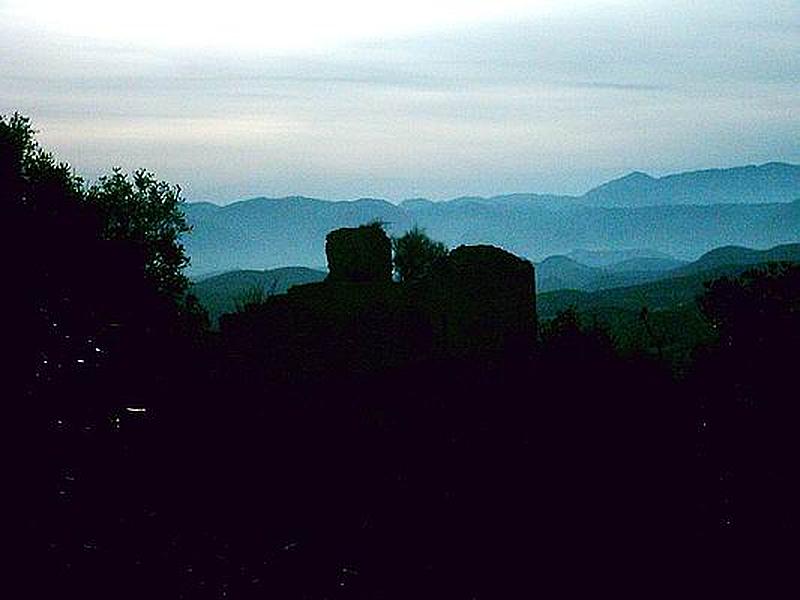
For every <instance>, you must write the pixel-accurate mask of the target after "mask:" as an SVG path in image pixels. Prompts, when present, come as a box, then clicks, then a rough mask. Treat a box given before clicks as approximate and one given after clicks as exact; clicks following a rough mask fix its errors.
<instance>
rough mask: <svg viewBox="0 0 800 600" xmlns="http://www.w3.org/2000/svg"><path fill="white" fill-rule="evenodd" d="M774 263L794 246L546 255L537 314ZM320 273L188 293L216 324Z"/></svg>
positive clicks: (632, 301)
mask: <svg viewBox="0 0 800 600" xmlns="http://www.w3.org/2000/svg"><path fill="white" fill-rule="evenodd" d="M629 255H630V252H625V253H622V256H629ZM654 261H658V262H654ZM776 261H785V262H794V263H800V244H785V245H781V246H776V247H774V248H770V249H769V250H753V249H750V248H742V247H738V246H726V247H723V248H715V249H714V250H712V251H711V252H708V253H706V254H704V255H703V256H701V257H700V258H699V259H698V260H696V261H693V262H690V263H686V262H682V261H676V260H674V259H668V258H660V257H659V258H653V257H650V256H647V252H643V253H642V256H640V257H628V258H622V259H621V260H620V261H619V262H616V263H608V264H605V265H604V266H590V265H586V264H583V263H580V262H578V261H576V260H574V259H572V258H569V257H566V256H552V257H549V258H547V259H545V260H544V261H542V262H541V263H538V264H537V265H536V291H537V293H538V294H539V302H538V304H539V312H540V316H542V317H543V318H549V317H552V316H554V315H555V314H556V313H557V312H558V311H560V310H564V309H565V308H568V307H569V306H575V307H577V308H580V309H582V310H584V311H586V310H597V309H601V310H606V311H607V310H609V309H617V310H627V311H636V310H638V309H640V308H641V307H642V306H648V307H649V308H651V309H655V310H659V309H665V308H674V307H676V306H681V305H686V304H692V303H693V302H694V297H695V295H697V294H698V293H700V292H701V291H702V289H703V282H704V281H707V280H708V279H711V278H713V277H717V276H720V275H735V274H738V273H741V272H742V271H744V270H746V269H748V268H750V267H752V266H754V265H763V264H766V263H769V262H776ZM637 266H639V267H640V268H636V267H637ZM325 276H326V272H325V271H321V270H315V269H308V268H305V267H286V268H280V269H266V270H263V271H253V270H236V271H230V272H227V273H222V274H219V275H215V276H211V277H207V278H202V279H199V280H196V281H195V282H194V283H193V285H192V292H193V293H194V294H195V295H196V296H197V297H198V299H199V300H200V302H201V304H203V306H205V307H206V308H207V309H208V311H209V316H210V317H211V320H212V322H213V323H216V321H217V319H218V318H219V316H220V315H221V314H223V313H226V312H232V311H234V310H236V308H237V303H241V302H242V301H244V300H245V299H246V298H248V297H252V296H253V293H254V292H257V293H261V294H264V295H267V294H280V293H284V292H286V290H288V289H289V288H290V287H292V286H293V285H299V284H304V283H314V282H317V281H322V280H323V279H324V278H325Z"/></svg>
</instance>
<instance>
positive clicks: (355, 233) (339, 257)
mask: <svg viewBox="0 0 800 600" xmlns="http://www.w3.org/2000/svg"><path fill="white" fill-rule="evenodd" d="M325 255H326V256H327V258H328V271H329V274H328V281H332V282H340V281H349V282H354V283H364V282H378V281H391V280H392V243H391V241H390V240H389V236H388V235H387V234H386V232H385V231H384V230H383V226H382V225H381V224H380V223H371V224H369V225H362V226H360V227H344V228H342V229H336V230H334V231H331V232H330V233H329V234H328V235H327V237H326V238H325Z"/></svg>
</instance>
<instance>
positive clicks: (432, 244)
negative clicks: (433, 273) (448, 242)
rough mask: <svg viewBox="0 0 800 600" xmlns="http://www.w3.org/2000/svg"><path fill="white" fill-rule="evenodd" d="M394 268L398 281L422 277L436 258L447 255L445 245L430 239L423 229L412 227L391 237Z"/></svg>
mask: <svg viewBox="0 0 800 600" xmlns="http://www.w3.org/2000/svg"><path fill="white" fill-rule="evenodd" d="M392 250H393V251H394V269H395V272H396V273H397V277H398V278H399V279H400V281H413V280H416V279H420V278H422V277H424V276H425V275H426V274H427V273H428V272H429V271H430V268H431V265H433V263H434V262H436V261H437V260H438V259H440V258H442V257H444V256H447V246H445V245H444V244H443V243H441V242H437V241H434V240H432V239H431V238H430V237H428V235H427V234H426V233H425V231H424V230H423V229H420V228H419V227H416V226H415V227H414V228H413V229H411V230H410V231H408V232H406V233H405V234H404V235H402V236H400V237H398V238H393V239H392Z"/></svg>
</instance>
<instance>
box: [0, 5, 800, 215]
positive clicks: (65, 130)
mask: <svg viewBox="0 0 800 600" xmlns="http://www.w3.org/2000/svg"><path fill="white" fill-rule="evenodd" d="M584 4H585V3H584ZM695 4H696V3H695ZM602 6H603V7H605V8H606V9H607V10H600V9H598V10H595V11H587V10H582V11H575V12H573V13H569V14H567V13H553V14H549V15H545V16H539V17H536V18H527V19H521V20H519V21H516V22H504V23H502V22H495V23H489V24H484V25H480V26H478V25H473V26H470V27H468V28H466V29H459V30H446V31H439V32H431V33H426V34H415V35H406V36H394V37H392V38H384V39H374V40H360V41H355V42H351V43H348V44H345V45H339V46H337V47H335V48H329V49H325V50H313V51H303V52H296V53H290V54H286V53H281V54H275V53H272V52H263V51H252V52H244V51H240V50H219V49H217V50H202V49H192V50H187V49H181V48H171V49H165V48H153V47H145V46H140V45H132V44H130V43H121V42H117V43H115V42H112V41H105V42H102V43H98V42H96V41H87V40H86V39H83V38H75V37H71V36H68V35H56V34H49V35H48V36H47V37H41V36H40V34H39V32H37V31H34V30H27V29H24V28H19V27H10V26H8V24H6V25H2V26H0V76H1V77H2V79H3V81H4V83H5V85H4V86H3V87H2V88H0V112H9V111H12V110H15V109H18V110H21V111H23V112H25V113H28V114H30V115H31V116H32V117H33V118H34V119H35V123H36V126H37V127H38V128H40V129H41V130H42V139H43V141H44V142H45V143H48V144H50V145H51V146H52V147H54V148H56V149H57V150H58V151H59V153H60V154H61V155H62V156H63V157H64V158H66V159H68V160H70V161H71V162H72V163H73V164H75V166H76V167H78V168H79V169H81V170H84V171H87V172H88V173H89V174H90V175H91V174H95V173H98V172H100V171H102V170H107V169H108V168H109V167H110V166H111V165H112V164H121V165H122V166H130V167H136V166H140V165H141V164H143V163H144V164H146V165H147V166H151V167H153V168H157V169H158V170H159V172H160V173H161V174H162V176H169V177H170V178H172V179H175V180H176V181H180V182H181V183H182V184H184V186H185V187H186V189H187V190H189V191H190V193H191V194H192V196H193V197H196V198H211V199H217V200H232V199H235V198H236V197H237V195H258V194H267V195H280V194H283V193H302V194H314V195H320V196H337V197H355V196H366V195H372V196H375V195H382V196H388V197H391V198H402V197H404V196H416V195H429V196H434V197H444V196H451V195H459V194H461V193H481V194H494V193H503V192H510V191H527V190H529V191H563V192H580V191H583V190H584V189H585V188H586V187H588V186H589V185H591V184H593V183H597V182H599V181H600V180H602V179H604V178H606V177H608V176H612V175H617V174H622V173H624V172H625V171H627V170H631V169H641V170H648V171H651V172H654V173H658V172H663V171H664V170H675V169H680V168H694V167H706V166H724V165H729V164H736V163H738V162H748V163H750V162H765V161H767V160H778V159H779V160H789V161H798V160H800V148H798V144H797V142H796V141H795V140H797V139H800V136H798V134H799V133H800V131H799V130H798V123H800V119H798V117H799V116H800V115H798V108H797V107H798V106H800V102H798V100H800V92H799V91H798V89H797V86H796V82H797V80H798V76H800V47H799V46H800V44H799V43H798V40H799V39H800V38H799V37H798V36H797V31H798V24H800V14H799V11H798V8H797V6H796V4H795V3H792V2H784V1H778V0H766V1H764V2H760V3H756V2H755V1H751V2H744V1H736V0H733V1H731V2H728V3H726V4H725V5H723V4H722V3H720V2H717V1H710V2H706V3H703V6H702V7H701V8H698V7H696V6H695V5H694V4H690V3H688V2H682V1H677V2H672V3H669V4H667V3H663V2H660V1H657V2H643V1H642V2H634V1H631V2H615V3H610V4H608V3H604V4H603V5H602ZM154 157H157V159H158V163H159V164H152V163H153V159H154Z"/></svg>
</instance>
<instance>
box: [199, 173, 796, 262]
mask: <svg viewBox="0 0 800 600" xmlns="http://www.w3.org/2000/svg"><path fill="white" fill-rule="evenodd" d="M185 210H186V214H187V217H188V220H189V222H190V223H191V224H192V225H193V226H194V232H193V233H192V235H190V236H187V239H186V246H187V249H188V251H189V254H190V255H191V257H192V265H191V267H190V271H189V272H190V274H192V275H193V276H199V275H202V274H208V273H213V272H222V271H228V270H232V269H258V270H263V269H266V268H275V267H282V266H297V265H302V266H307V267H317V268H319V267H322V266H323V265H324V264H325V253H324V243H325V235H326V234H327V233H328V232H329V231H331V230H332V229H336V228H337V227H344V226H354V225H359V224H362V223H365V222H368V221H371V220H381V221H383V222H385V223H386V224H387V229H388V230H389V232H390V233H392V234H399V233H402V232H404V231H406V230H407V229H409V228H410V227H411V226H413V225H415V224H417V225H420V226H421V227H423V228H425V229H426V230H427V232H428V234H429V235H430V236H431V237H433V238H435V239H438V240H441V241H443V242H444V243H446V244H447V245H448V246H450V247H455V246H458V245H460V244H475V243H488V244H495V245H498V246H501V247H503V248H505V249H507V250H509V251H511V252H513V253H515V254H518V255H520V256H524V257H527V258H529V259H531V260H534V261H541V260H543V259H544V258H546V257H548V256H552V255H565V256H566V257H567V258H573V259H574V258H575V257H577V256H581V253H584V255H586V256H589V255H594V256H595V259H596V260H600V261H602V258H601V257H602V256H603V254H604V253H606V254H608V253H609V252H611V253H613V252H617V253H618V252H625V251H629V252H634V254H633V255H631V256H630V257H629V258H636V259H637V261H639V262H637V263H635V264H632V265H628V266H627V267H618V269H617V270H618V271H620V270H622V271H624V270H626V269H627V270H628V271H632V272H641V271H647V270H648V269H653V268H655V269H656V270H658V268H660V266H664V264H661V263H659V262H658V259H661V260H667V261H669V260H673V261H674V260H675V259H674V258H672V257H675V258H677V259H680V260H694V259H696V258H697V257H698V256H700V255H701V254H703V253H704V252H707V251H709V250H711V249H713V248H717V247H720V246H727V245H740V246H748V247H752V248H762V249H763V248H769V247H772V246H775V245H778V244H784V243H790V242H794V241H797V240H798V239H800V166H798V165H790V164H785V163H767V164H764V165H760V166H746V167H737V168H731V169H714V170H705V171H694V172H688V173H679V174H675V175H668V176H665V177H660V178H655V177H651V176H649V175H646V174H644V173H632V174H630V175H627V176H625V177H622V178H620V179H616V180H614V181H610V182H608V183H606V184H603V185H601V186H599V187H597V188H594V189H592V190H590V191H589V192H587V193H586V194H584V195H582V196H553V195H539V194H513V195H505V196H496V197H492V198H482V197H461V198H456V199H453V200H447V201H442V202H432V201H430V200H426V199H412V200H406V201H404V202H401V203H400V204H399V205H398V204H392V203H390V202H388V201H385V200H379V199H360V200H354V201H339V202H334V201H327V200H319V199H313V198H305V197H290V198H280V199H272V198H253V199H250V200H244V201H240V202H235V203H233V204H229V205H226V206H219V205H215V204H210V203H203V202H200V203H190V204H187V205H186V207H185ZM645 249H646V250H645ZM576 252H577V254H575V253H576ZM643 253H645V254H647V256H645V255H644V254H643ZM648 257H649V258H651V259H653V260H650V261H649V265H648V264H645V263H643V262H641V260H642V259H644V258H648ZM562 262H563V261H562ZM612 262H615V263H619V262H620V261H616V260H613V261H612ZM584 266H588V267H592V266H601V265H600V264H597V265H593V264H585V263H584ZM673 266H676V265H674V264H673Z"/></svg>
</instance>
